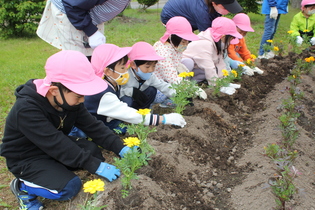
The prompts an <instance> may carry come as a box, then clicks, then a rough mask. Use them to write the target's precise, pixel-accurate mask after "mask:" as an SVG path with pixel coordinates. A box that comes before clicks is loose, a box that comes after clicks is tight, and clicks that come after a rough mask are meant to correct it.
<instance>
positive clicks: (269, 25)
mask: <svg viewBox="0 0 315 210" xmlns="http://www.w3.org/2000/svg"><path fill="white" fill-rule="evenodd" d="M280 16H281V15H280V14H279V15H278V17H277V19H276V20H275V19H273V18H270V15H269V14H268V15H266V16H265V30H264V34H263V36H262V38H261V42H260V47H259V53H258V55H263V54H264V48H263V45H264V44H270V43H268V42H266V41H267V40H272V39H273V37H274V35H275V33H276V31H277V28H278V23H279V20H280Z"/></svg>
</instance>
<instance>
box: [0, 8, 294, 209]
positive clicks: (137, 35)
mask: <svg viewBox="0 0 315 210" xmlns="http://www.w3.org/2000/svg"><path fill="white" fill-rule="evenodd" d="M160 11H161V10H160V9H150V10H148V11H147V12H139V11H138V10H133V9H127V10H125V11H124V17H119V18H115V19H114V20H112V21H110V22H108V23H107V24H106V25H105V35H106V38H107V42H108V43H113V44H116V45H118V46H120V47H125V46H132V45H133V44H134V43H136V42H138V41H146V42H149V43H150V44H154V43H155V42H156V41H157V40H159V38H160V37H161V36H162V35H163V34H164V32H165V28H164V26H163V25H162V24H161V22H160V15H159V14H160ZM298 11H299V9H290V12H289V13H288V14H286V15H283V16H282V17H281V19H280V23H279V28H278V30H277V33H276V35H275V38H274V40H275V41H276V42H278V41H280V40H283V41H284V42H285V41H286V39H287V37H288V34H287V31H288V30H289V28H290V22H291V20H292V18H293V16H294V15H295V14H296V13H297V12H298ZM249 16H250V18H251V22H252V27H253V28H254V29H255V32H254V33H251V32H249V33H248V34H247V36H246V40H247V46H248V48H249V50H250V51H251V52H252V53H253V54H255V55H257V52H258V49H259V43H260V39H261V36H262V33H263V29H264V16H263V15H259V14H249ZM125 17H128V18H125ZM0 46H1V47H0V68H1V73H2V77H1V78H0V92H1V93H2V94H0V107H1V108H0V110H1V112H0V138H1V139H2V137H3V127H4V123H5V117H6V116H7V114H8V112H9V111H10V109H11V107H12V105H13V103H14V101H15V96H14V91H15V89H16V87H17V86H18V85H21V84H24V83H25V82H26V81H27V80H29V79H31V78H43V77H44V76H45V72H44V65H45V62H46V59H47V58H48V57H49V56H51V55H52V54H54V53H56V52H58V49H56V48H54V47H52V46H51V45H49V44H47V43H46V42H44V41H43V40H41V39H40V38H38V37H36V36H35V37H34V38H20V39H8V40H0ZM0 165H1V168H5V169H6V167H5V162H4V158H3V157H0ZM12 178H13V175H12V174H11V173H8V171H7V170H1V171H0V179H1V182H0V186H7V185H8V183H9V182H10V180H11V179H12ZM8 191H9V189H8V187H7V188H3V189H1V190H0V197H1V198H2V200H0V207H1V203H8V204H11V203H14V202H15V201H14V199H15V198H14V197H13V195H11V193H6V192H8ZM10 199H11V200H10Z"/></svg>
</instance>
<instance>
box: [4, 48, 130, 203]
mask: <svg viewBox="0 0 315 210" xmlns="http://www.w3.org/2000/svg"><path fill="white" fill-rule="evenodd" d="M45 69H46V77H45V78H44V79H35V80H33V79H31V80H29V81H28V82H26V83H25V84H24V85H21V86H19V87H18V88H17V89H16V92H15V95H16V97H17V99H16V102H15V104H14V105H13V107H12V109H11V111H10V113H9V115H8V116H7V118H6V125H5V131H4V137H3V139H2V144H1V154H0V155H1V156H3V157H5V158H6V163H7V166H8V168H9V170H10V172H12V173H13V175H14V176H15V177H16V178H15V179H14V180H13V181H12V182H11V184H10V189H11V191H12V192H13V194H14V195H15V196H16V198H17V200H18V203H19V204H20V208H23V209H42V208H43V204H42V203H41V202H40V201H38V200H37V199H36V198H37V197H38V196H41V197H44V198H47V199H53V200H60V201H63V200H69V199H71V198H72V197H74V196H75V195H77V194H78V193H79V191H80V190H81V187H82V182H81V180H80V178H79V177H78V176H77V175H76V174H75V173H74V172H73V170H74V169H85V170H87V171H89V172H90V173H91V174H97V175H98V176H100V177H102V178H105V179H107V180H108V181H113V180H115V179H117V178H118V177H119V176H120V171H119V169H117V168H116V167H115V166H113V165H110V164H108V163H105V162H104V161H105V158H104V157H103V155H102V151H101V149H100V148H104V149H106V150H109V151H113V152H114V153H115V154H116V155H118V156H120V157H123V155H124V153H125V152H127V151H128V150H129V149H130V148H126V147H125V146H124V145H123V143H122V141H121V140H120V138H119V136H117V135H115V134H113V132H112V131H111V130H110V129H109V128H108V127H107V126H105V125H104V123H102V122H101V121H98V120H96V118H95V117H94V116H92V115H91V114H90V113H89V112H88V111H87V109H86V108H85V107H84V104H83V101H84V96H85V95H94V94H98V93H100V92H102V91H104V90H105V89H106V88H107V86H108V85H107V83H106V82H105V81H104V80H102V79H101V78H100V77H98V76H96V75H95V73H94V70H93V68H92V66H91V64H90V62H89V61H88V59H87V58H86V56H85V55H84V54H82V53H80V52H78V51H71V50H65V51H60V52H58V53H56V54H54V55H52V56H51V57H50V58H48V60H47V62H46V65H45ZM74 125H75V126H77V127H78V128H80V129H81V130H82V131H84V132H85V133H86V134H87V135H88V136H89V137H91V139H92V140H91V141H88V140H87V139H86V138H77V137H72V136H68V133H69V132H70V130H71V128H72V127H73V126H74ZM35 175H36V176H35Z"/></svg>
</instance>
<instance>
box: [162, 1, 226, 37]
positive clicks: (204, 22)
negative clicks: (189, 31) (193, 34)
mask: <svg viewBox="0 0 315 210" xmlns="http://www.w3.org/2000/svg"><path fill="white" fill-rule="evenodd" d="M175 16H182V17H185V18H186V19H187V20H188V22H189V23H190V25H191V26H192V28H193V30H197V29H198V30H199V31H205V30H206V29H207V28H209V27H211V25H212V21H213V20H214V19H215V18H217V17H220V16H221V15H220V14H219V13H217V12H214V13H210V11H209V9H208V6H207V5H206V3H205V1H204V0H194V1H192V0H168V1H167V2H166V4H165V5H164V7H163V9H162V12H161V21H162V22H163V23H164V24H166V23H167V21H168V20H169V19H171V18H172V17H175Z"/></svg>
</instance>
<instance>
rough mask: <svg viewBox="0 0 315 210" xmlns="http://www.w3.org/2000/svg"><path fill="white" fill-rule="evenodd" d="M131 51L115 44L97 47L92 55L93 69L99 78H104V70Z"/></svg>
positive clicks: (129, 48)
mask: <svg viewBox="0 0 315 210" xmlns="http://www.w3.org/2000/svg"><path fill="white" fill-rule="evenodd" d="M130 51H131V47H122V48H120V47H118V46H116V45H114V44H102V45H99V46H98V47H96V48H95V49H94V51H93V54H92V59H91V63H92V67H93V69H94V71H95V74H96V75H97V76H99V77H103V76H104V69H105V68H106V67H107V66H109V65H110V64H112V63H114V62H116V61H118V60H119V59H121V58H123V57H124V56H125V55H127V54H128V53H129V52H130Z"/></svg>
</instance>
